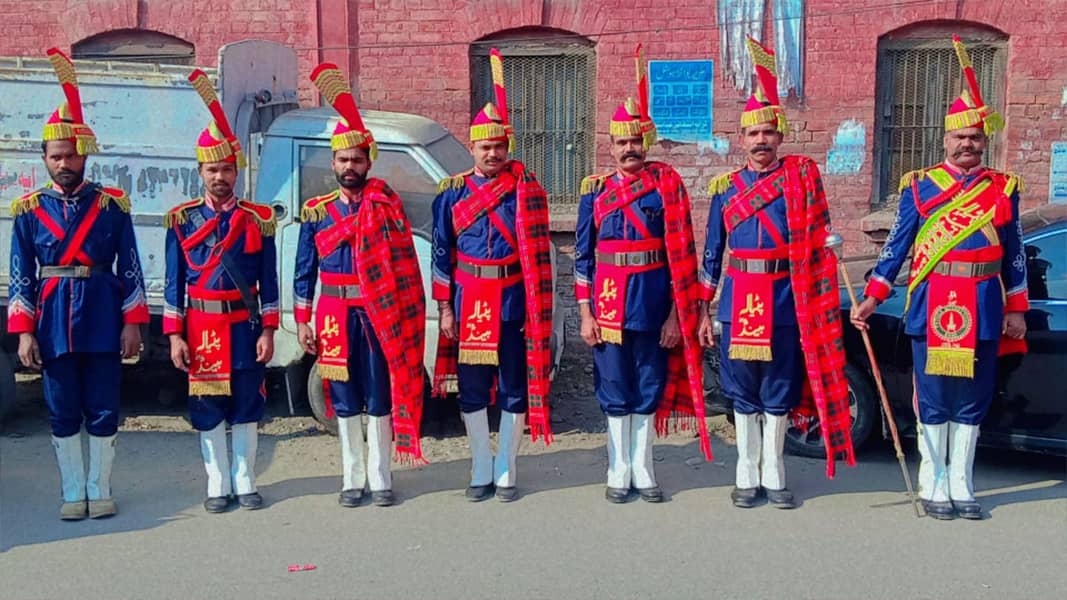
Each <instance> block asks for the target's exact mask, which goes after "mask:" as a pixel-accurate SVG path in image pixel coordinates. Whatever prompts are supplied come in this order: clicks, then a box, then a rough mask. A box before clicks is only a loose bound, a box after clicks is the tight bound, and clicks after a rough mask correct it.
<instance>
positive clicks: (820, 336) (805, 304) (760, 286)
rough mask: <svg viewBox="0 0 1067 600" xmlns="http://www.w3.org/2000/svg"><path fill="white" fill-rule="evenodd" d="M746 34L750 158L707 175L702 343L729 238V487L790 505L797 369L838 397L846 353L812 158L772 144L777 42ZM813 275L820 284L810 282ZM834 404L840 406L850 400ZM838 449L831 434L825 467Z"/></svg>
mask: <svg viewBox="0 0 1067 600" xmlns="http://www.w3.org/2000/svg"><path fill="white" fill-rule="evenodd" d="M748 46H749V52H750V54H751V55H752V58H753V62H754V63H755V65H756V73H757V80H758V87H757V91H756V93H755V94H753V95H752V96H751V97H750V98H749V100H748V103H747V104H746V106H745V110H744V111H743V112H742V114H741V136H740V138H741V146H742V147H743V148H744V149H745V151H746V153H747V155H748V161H747V163H746V164H745V166H744V167H742V168H740V169H736V170H734V171H731V172H728V173H725V174H723V175H721V176H719V177H717V178H715V179H714V180H712V182H711V186H710V194H711V197H712V198H711V209H710V213H709V216H708V229H707V236H706V238H705V250H704V264H703V268H702V269H701V274H700V280H701V283H702V285H703V287H704V300H705V302H707V303H708V306H709V312H707V313H706V314H705V315H704V316H703V320H702V323H701V330H700V337H701V341H702V342H703V344H704V345H705V346H707V347H711V346H713V345H714V344H715V342H714V338H713V335H712V313H711V312H710V307H711V302H712V300H713V299H714V297H715V291H716V288H717V287H718V285H719V280H720V278H722V275H723V273H722V262H723V254H724V251H725V249H726V247H727V245H729V248H730V258H729V265H728V266H727V269H726V274H725V277H724V278H723V283H722V291H721V294H720V300H719V305H718V316H717V318H718V320H719V321H720V322H721V323H722V326H723V329H722V363H721V369H720V377H721V379H722V386H723V391H724V393H725V394H726V396H727V397H728V398H730V400H731V401H732V402H733V408H734V426H735V429H736V436H737V454H738V458H737V471H736V483H735V487H734V489H733V491H732V493H731V499H732V501H733V503H734V505H735V506H737V507H740V508H751V507H753V506H755V505H756V504H757V502H758V500H759V498H761V497H762V496H763V495H764V494H765V495H766V497H767V500H768V501H769V502H770V504H771V505H773V506H775V507H776V508H785V509H788V508H793V507H795V506H796V504H795V500H794V498H793V494H792V492H791V491H789V489H788V488H787V487H786V478H785V462H784V460H783V453H784V447H785V433H786V429H787V427H788V423H789V421H788V414H789V412H790V411H792V410H793V409H794V408H796V407H797V405H798V404H799V403H800V400H801V396H802V393H803V391H804V390H803V388H804V385H805V379H807V380H808V381H810V382H812V391H813V394H814V396H815V400H816V402H817V404H821V405H822V406H825V405H826V404H825V403H826V402H827V401H829V402H835V403H838V404H839V405H840V406H842V407H846V406H847V404H846V403H847V387H846V386H845V379H844V372H843V367H844V354H843V351H842V350H841V349H840V347H838V346H837V345H836V344H835V342H836V341H839V340H840V331H841V325H840V320H839V318H834V320H833V321H832V322H831V323H824V324H817V321H816V320H817V319H821V318H825V317H823V316H820V315H825V314H831V315H833V314H834V313H835V312H836V313H837V314H839V313H840V303H839V300H838V298H837V295H836V289H837V284H836V272H835V270H834V266H835V265H836V262H835V260H834V258H833V254H832V251H831V250H830V249H828V248H825V239H826V234H827V233H828V231H829V227H830V222H829V216H828V207H827V203H826V197H825V195H824V194H823V192H822V183H821V181H820V180H819V172H818V168H817V167H816V166H815V163H814V162H813V161H812V160H811V159H810V158H807V157H804V156H795V155H791V156H781V157H780V156H779V155H778V148H779V146H780V145H781V143H782V138H783V135H784V133H785V132H786V131H787V127H786V120H785V114H784V112H783V111H782V108H781V106H780V104H779V102H778V91H777V77H776V72H775V64H774V54H773V52H771V51H770V50H768V49H766V48H764V47H762V46H761V45H759V44H758V43H757V42H756V41H755V40H752V39H749V40H748ZM798 223H799V227H798V226H797V224H798ZM805 236H807V239H805ZM816 261H818V262H816ZM818 281H825V282H826V284H827V285H825V286H824V285H817V284H815V282H818ZM816 290H828V292H827V293H826V294H818V292H817V291H816ZM831 292H832V293H831ZM808 295H810V297H812V298H819V299H820V301H822V300H827V299H828V301H829V302H830V307H829V309H828V310H820V309H818V308H816V307H815V306H814V305H813V302H812V301H804V300H802V299H804V298H806V297H808ZM812 348H814V349H816V350H817V351H819V352H822V351H826V352H827V356H831V357H833V360H807V361H806V360H805V355H806V354H813V353H812V352H811V351H810V349H812ZM813 355H814V354H813ZM841 413H842V414H843V415H847V410H844V409H843V410H842V411H841ZM829 414H831V415H833V414H836V411H830V413H829ZM823 416H825V415H824V414H821V415H820V417H823ZM761 421H762V427H761V423H760V422H761ZM822 427H823V428H824V429H826V430H827V431H828V432H832V431H835V430H836V429H835V428H837V427H841V428H843V429H844V431H843V432H842V436H840V437H835V436H834V435H829V436H828V439H830V440H840V442H841V446H842V449H844V450H846V451H847V452H848V455H849V456H851V441H850V440H851V438H850V437H849V436H848V423H847V418H839V419H823V423H822ZM836 453H837V452H836V448H834V447H833V446H832V444H831V443H828V444H827V459H828V460H829V461H830V466H829V467H828V468H831V469H832V464H833V460H834V455H835V454H836Z"/></svg>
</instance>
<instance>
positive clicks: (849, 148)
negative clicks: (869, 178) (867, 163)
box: [826, 119, 867, 175]
mask: <svg viewBox="0 0 1067 600" xmlns="http://www.w3.org/2000/svg"><path fill="white" fill-rule="evenodd" d="M866 157H867V129H866V127H864V126H863V123H860V122H859V121H857V120H855V119H849V120H847V121H845V122H843V123H841V124H840V125H838V127H837V133H835V134H834V143H833V145H832V146H831V147H830V150H829V151H828V152H827V153H826V172H827V173H829V174H831V175H848V174H851V173H859V172H860V169H861V168H862V167H863V160H864V159H865V158H866Z"/></svg>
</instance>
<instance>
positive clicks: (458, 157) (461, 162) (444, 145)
mask: <svg viewBox="0 0 1067 600" xmlns="http://www.w3.org/2000/svg"><path fill="white" fill-rule="evenodd" d="M426 150H427V151H428V152H429V153H430V154H431V155H433V157H434V160H436V161H437V162H439V163H441V166H442V167H444V169H445V171H446V172H447V173H448V174H449V175H455V174H457V173H462V172H463V171H466V170H467V169H470V168H471V167H473V166H474V159H473V158H471V153H470V150H468V149H467V147H466V146H464V145H463V144H462V143H460V141H459V140H457V139H456V138H454V137H453V136H451V135H446V136H444V137H442V138H440V139H438V140H437V141H434V142H432V143H430V145H428V146H426Z"/></svg>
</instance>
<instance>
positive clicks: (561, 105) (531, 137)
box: [470, 39, 596, 229]
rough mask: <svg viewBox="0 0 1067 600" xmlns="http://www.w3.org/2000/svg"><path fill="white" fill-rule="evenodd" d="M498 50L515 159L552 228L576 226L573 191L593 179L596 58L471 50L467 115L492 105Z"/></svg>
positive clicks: (581, 49) (577, 48) (568, 48)
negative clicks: (493, 57)
mask: <svg viewBox="0 0 1067 600" xmlns="http://www.w3.org/2000/svg"><path fill="white" fill-rule="evenodd" d="M494 46H495V47H496V48H497V49H498V50H500V54H501V56H502V58H503V61H504V84H505V87H507V91H508V118H509V119H510V121H511V124H512V126H513V127H514V129H515V153H514V155H513V156H514V158H516V159H517V160H520V161H522V162H523V163H524V164H525V165H526V166H527V168H529V169H531V170H532V171H533V172H534V173H535V174H536V175H537V178H538V180H539V181H540V182H541V185H542V186H543V187H544V188H545V191H546V192H547V193H548V200H549V207H550V210H551V213H552V215H551V216H552V223H553V228H554V229H555V228H556V227H557V226H569V225H568V224H573V223H574V221H575V220H576V219H577V214H578V197H579V193H578V189H579V187H580V185H581V181H582V178H583V177H585V176H586V175H589V174H590V173H592V172H593V169H594V166H595V165H594V159H595V150H596V149H595V148H594V145H595V140H596V128H595V121H596V114H595V106H594V98H595V97H596V96H595V94H596V90H595V87H594V85H595V81H596V77H595V70H596V53H595V51H594V49H593V47H592V45H590V44H588V43H583V42H578V41H573V40H566V41H563V42H539V41H530V40H528V39H522V40H497V41H494V42H493V43H492V46H491V45H490V44H489V43H479V44H474V45H472V46H471V52H470V58H471V114H472V115H474V114H476V113H477V112H478V111H479V110H481V109H482V107H483V106H485V104H486V103H487V102H494V95H493V78H492V73H491V72H490V67H489V50H490V48H491V47H494Z"/></svg>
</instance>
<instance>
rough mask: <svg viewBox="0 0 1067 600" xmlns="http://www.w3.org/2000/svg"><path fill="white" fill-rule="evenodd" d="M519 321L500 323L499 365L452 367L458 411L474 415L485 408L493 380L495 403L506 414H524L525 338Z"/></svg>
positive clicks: (462, 365) (487, 404)
mask: <svg viewBox="0 0 1067 600" xmlns="http://www.w3.org/2000/svg"><path fill="white" fill-rule="evenodd" d="M522 327H523V321H504V322H503V323H501V324H500V345H499V347H498V353H499V354H498V356H499V357H500V360H499V361H498V362H499V363H500V365H499V366H495V365H465V364H463V363H460V364H459V365H458V366H457V367H456V377H457V379H459V409H460V410H461V411H463V412H465V413H471V412H477V411H479V410H482V409H483V408H486V407H487V406H489V400H490V393H489V391H490V390H491V389H492V387H493V380H494V379H496V383H497V390H496V402H497V406H499V407H500V409H501V410H506V411H507V412H510V413H524V412H526V335H525V334H524V333H523V331H522Z"/></svg>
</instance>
